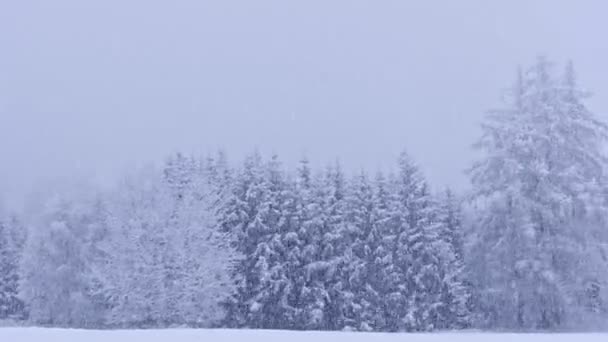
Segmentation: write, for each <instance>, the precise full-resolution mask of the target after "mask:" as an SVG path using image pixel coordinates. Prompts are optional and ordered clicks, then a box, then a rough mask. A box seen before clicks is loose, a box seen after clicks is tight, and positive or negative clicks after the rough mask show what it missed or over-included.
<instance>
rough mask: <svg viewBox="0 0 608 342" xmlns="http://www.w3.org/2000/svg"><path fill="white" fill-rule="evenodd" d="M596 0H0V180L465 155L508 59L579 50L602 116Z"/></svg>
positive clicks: (605, 27) (21, 186)
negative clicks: (186, 165) (265, 158)
mask: <svg viewBox="0 0 608 342" xmlns="http://www.w3.org/2000/svg"><path fill="white" fill-rule="evenodd" d="M607 10H608V5H606V2H605V1H601V0H596V1H590V0H588V1H551V0H544V1H529V0H518V1H491V2H490V1H484V0H468V1H464V0H463V1H353V0H340V1H316V0H315V1H267V0H263V1H262V0H260V1H245V0H243V1H230V0H228V1H195V0H181V1H150V0H146V1H143V0H133V1H119V0H104V1H80V0H55V1H43V0H40V1H32V0H19V1H0V197H3V200H4V202H6V204H7V205H8V206H9V207H18V206H19V205H20V203H21V201H22V198H23V194H24V193H26V192H27V191H29V190H30V188H31V187H32V185H33V184H36V183H38V182H41V181H45V180H47V179H56V178H74V177H84V178H92V179H95V180H97V181H100V182H102V183H108V182H109V180H112V179H114V177H116V175H117V174H119V173H121V172H122V171H123V170H124V169H125V168H128V167H131V166H132V165H137V164H140V163H142V162H146V161H155V160H159V159H161V158H162V157H164V156H165V155H166V154H167V153H169V152H172V151H175V150H181V151H185V152H195V153H199V152H203V153H206V152H213V151H214V150H215V149H217V148H219V147H222V148H224V149H225V150H226V151H227V152H228V154H229V156H230V157H231V159H233V160H234V159H239V158H241V156H242V155H243V154H244V153H245V152H248V151H250V150H251V149H252V148H253V147H258V148H259V149H260V150H261V151H262V152H263V153H266V154H268V153H270V152H277V153H279V154H280V155H281V156H282V159H283V160H285V161H287V162H288V163H293V162H294V161H296V160H297V159H299V158H300V157H301V156H302V155H304V154H306V155H307V156H308V157H309V158H311V159H312V160H313V161H315V162H316V163H325V162H329V161H331V160H333V159H334V158H336V157H339V158H340V159H341V161H342V162H343V163H344V164H345V165H346V166H347V167H348V168H349V169H351V170H356V169H358V168H359V167H365V168H367V169H371V170H373V169H374V168H383V167H385V166H386V165H387V164H388V163H393V161H394V159H395V158H396V155H397V152H398V151H400V150H401V149H402V148H403V147H406V148H407V149H408V150H409V151H410V152H411V154H412V155H413V156H414V157H415V158H416V159H417V160H418V161H419V163H420V164H421V166H422V167H423V169H424V171H425V173H426V174H427V175H428V177H429V178H430V180H431V181H432V182H433V184H434V185H436V186H442V185H452V186H454V187H456V188H463V187H466V185H467V181H466V177H465V176H464V175H463V174H462V173H461V172H460V170H463V169H465V168H466V167H467V166H468V165H469V161H470V159H471V157H472V156H473V154H472V153H473V152H472V151H471V150H470V148H469V146H470V145H471V143H472V142H473V141H474V139H475V138H476V136H477V135H478V133H479V131H478V122H479V120H480V118H481V117H482V114H483V112H484V111H485V110H486V109H488V108H490V107H493V106H496V105H497V104H498V101H499V98H500V90H501V89H503V88H505V87H507V86H508V85H509V82H511V80H512V79H513V76H514V71H515V68H516V66H517V65H518V64H520V63H521V64H530V63H531V62H532V61H533V60H534V58H535V56H536V55H537V54H546V55H548V56H550V57H551V58H552V59H554V60H556V61H557V62H563V61H564V60H566V59H569V58H571V59H573V60H574V62H575V63H576V67H577V71H578V73H579V77H580V81H581V84H583V85H584V86H586V87H587V88H590V89H591V90H593V91H594V93H595V94H596V96H595V97H594V98H593V99H592V100H591V103H590V105H591V106H590V107H591V108H592V109H593V110H594V111H595V112H597V113H598V114H599V115H600V116H601V117H604V118H607V117H606V116H605V115H604V113H607V112H608V87H607V86H606V84H608V77H607V75H606V74H605V73H603V72H601V71H602V70H605V68H606V64H607V63H608V44H606V42H605V41H604V39H603V38H602V37H601V35H602V34H603V33H605V32H608V22H606V20H605V13H606V12H607Z"/></svg>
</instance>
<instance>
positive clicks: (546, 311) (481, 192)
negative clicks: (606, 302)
mask: <svg viewBox="0 0 608 342" xmlns="http://www.w3.org/2000/svg"><path fill="white" fill-rule="evenodd" d="M574 80H575V78H574V72H573V69H572V68H571V67H568V71H567V72H566V76H565V77H564V80H563V81H562V82H560V81H559V80H558V79H557V78H556V77H554V75H553V73H552V64H551V63H549V62H548V61H547V60H546V59H545V58H542V57H541V58H539V59H538V60H537V62H536V64H535V65H534V66H532V67H531V68H530V69H528V71H527V72H526V73H525V74H523V73H521V72H520V73H519V75H518V79H517V82H516V84H515V86H513V87H512V89H511V91H510V94H509V95H510V97H508V98H507V103H506V106H505V107H506V108H505V109H500V110H494V111H491V112H489V113H488V115H487V117H486V120H485V122H484V124H483V126H482V128H483V135H482V137H481V139H480V140H479V142H478V143H477V147H478V148H480V149H481V150H483V151H484V152H485V154H486V156H485V158H484V159H482V160H480V161H479V162H477V163H476V164H474V166H473V167H472V169H471V172H470V173H471V179H472V183H473V187H474V192H473V196H472V199H473V201H474V203H475V205H477V206H478V207H479V208H480V210H479V215H478V217H477V220H476V221H475V224H474V232H475V233H474V235H473V236H472V243H471V244H470V247H469V250H470V252H469V253H467V254H469V257H468V258H467V259H468V262H467V264H468V265H469V266H470V274H471V275H474V276H475V278H474V281H475V285H476V288H477V292H478V293H480V294H481V296H480V298H481V303H480V304H481V306H482V308H483V309H484V310H485V315H486V316H487V317H489V320H488V321H487V322H485V324H486V325H487V326H492V327H499V328H511V329H555V328H558V327H564V326H566V325H567V324H569V323H572V322H574V321H576V319H577V318H578V317H580V314H581V311H580V308H579V305H578V303H577V300H576V297H577V293H580V292H581V291H584V283H585V282H586V280H587V279H598V278H597V274H598V273H597V272H594V271H591V270H592V269H596V270H597V269H600V268H602V267H605V265H597V258H593V257H592V256H591V254H593V253H595V252H596V250H597V246H598V243H600V242H601V241H597V239H593V238H591V236H592V233H591V232H590V228H589V227H593V226H594V225H595V224H596V222H593V221H591V220H590V217H589V216H590V215H589V214H590V213H591V212H592V211H596V210H599V211H603V209H602V208H598V207H600V206H602V205H603V201H602V200H603V198H602V195H603V192H604V190H603V189H605V187H604V185H603V180H604V177H605V175H604V165H605V158H604V156H603V153H602V151H601V144H602V142H603V141H604V140H605V139H606V132H607V127H606V125H605V124H604V123H602V122H600V121H599V120H597V119H596V118H595V116H594V115H593V114H592V113H591V112H590V111H589V110H588V109H587V108H586V106H585V105H584V101H583V99H584V95H585V94H584V92H582V91H580V90H579V89H578V88H576V84H575V82H574ZM577 316H578V317H577Z"/></svg>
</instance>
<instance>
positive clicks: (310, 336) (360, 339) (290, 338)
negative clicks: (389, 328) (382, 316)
mask: <svg viewBox="0 0 608 342" xmlns="http://www.w3.org/2000/svg"><path fill="white" fill-rule="evenodd" d="M0 341H2V342H9V341H10V342H13V341H15V342H17V341H27V342H32V341H36V342H37V341H44V342H81V341H86V342H101V341H110V342H137V341H145V342H164V341H170V342H194V341H196V342H202V341H205V342H207V341H210V342H211V341H230V342H233V341H234V342H241V341H242V342H279V341H280V342H283V341H285V342H304V341H312V342H339V341H346V342H367V341H373V342H392V341H407V342H444V341H445V342H459V341H462V342H503V341H504V342H506V341H517V342H527V341H530V342H539V341H540V342H545V341H546V342H566V341H567V342H570V341H572V342H596V341H597V342H600V341H602V342H604V341H608V334H490V333H437V334H375V333H346V332H289V331H269V330H266V331H265V330H223V329H218V330H203V329H201V330H197V329H169V330H114V331H100V330H76V329H45V328H0Z"/></svg>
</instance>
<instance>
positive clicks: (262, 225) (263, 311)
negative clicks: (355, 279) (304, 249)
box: [248, 155, 293, 329]
mask: <svg viewBox="0 0 608 342" xmlns="http://www.w3.org/2000/svg"><path fill="white" fill-rule="evenodd" d="M287 187H288V185H287V179H286V178H285V174H284V171H283V170H282V166H281V163H280V162H279V159H278V157H277V156H276V155H273V156H272V158H271V160H270V161H269V162H268V163H266V165H265V166H264V185H263V187H262V189H263V191H264V193H263V194H262V201H261V203H260V206H259V211H258V215H257V216H256V218H255V221H254V225H251V226H250V227H249V229H251V231H250V234H255V236H256V238H257V239H258V246H257V248H256V249H255V251H254V252H253V254H252V255H251V256H250V257H251V258H252V259H253V260H255V262H256V263H255V266H254V267H255V269H256V271H257V274H256V276H257V277H259V279H257V286H256V287H254V288H252V289H251V291H252V293H251V296H252V298H251V301H252V304H251V308H252V310H250V313H249V315H248V326H251V327H255V328H266V329H284V328H286V327H288V326H289V324H291V321H292V317H293V311H292V308H291V307H290V305H289V303H288V298H289V294H290V291H291V288H292V283H291V281H290V279H289V275H288V274H287V272H286V268H285V267H286V264H285V263H286V255H287V250H286V246H285V245H284V241H285V240H284V236H285V234H287V233H288V232H289V230H290V227H289V224H290V223H291V222H290V219H289V216H290V214H289V212H288V211H287V207H286V206H287V204H288V203H287V202H288V201H289V198H288V193H287Z"/></svg>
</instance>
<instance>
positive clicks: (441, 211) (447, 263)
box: [434, 188, 472, 330]
mask: <svg viewBox="0 0 608 342" xmlns="http://www.w3.org/2000/svg"><path fill="white" fill-rule="evenodd" d="M434 224H435V225H437V226H438V227H437V228H438V232H439V237H440V245H441V248H440V252H441V254H440V255H441V258H442V265H443V267H444V268H445V269H446V271H445V272H444V279H443V283H444V287H443V288H442V292H441V300H440V302H441V307H440V308H439V310H438V312H439V315H438V318H437V322H436V324H435V327H436V328H437V329H442V330H447V329H450V330H451V329H462V328H466V327H469V326H470V325H471V323H472V313H471V305H472V304H471V293H470V291H471V287H470V285H469V284H468V281H467V280H466V279H465V270H464V259H463V239H464V232H463V226H462V219H461V208H460V201H459V200H458V199H457V197H456V196H455V195H454V193H453V192H452V191H451V190H450V189H449V188H448V189H446V190H445V192H444V193H443V194H442V195H440V196H439V200H438V208H437V213H436V217H435V222H434Z"/></svg>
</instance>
